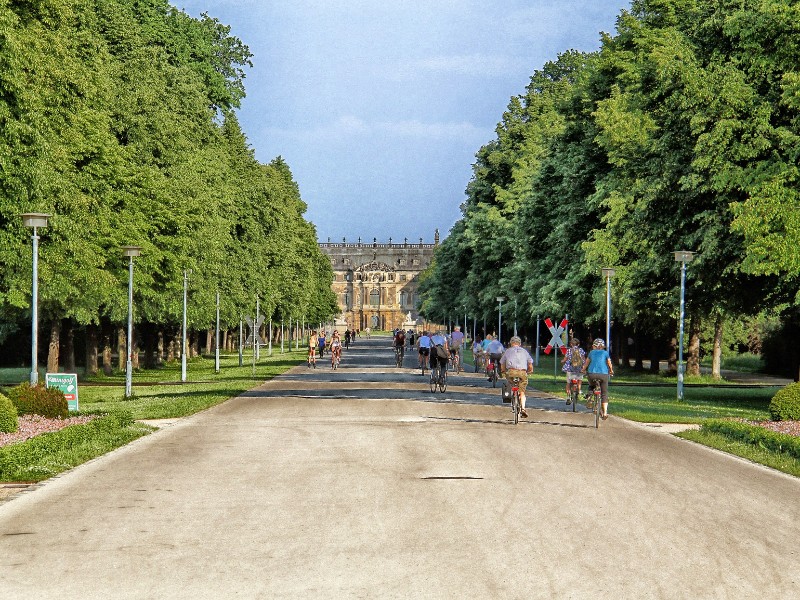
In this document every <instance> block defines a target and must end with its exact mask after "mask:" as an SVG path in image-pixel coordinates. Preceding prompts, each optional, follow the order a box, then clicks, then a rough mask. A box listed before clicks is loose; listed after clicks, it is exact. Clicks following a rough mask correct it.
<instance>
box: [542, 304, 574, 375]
mask: <svg viewBox="0 0 800 600" xmlns="http://www.w3.org/2000/svg"><path fill="white" fill-rule="evenodd" d="M544 324H545V325H547V329H549V330H550V334H551V335H552V336H553V337H551V338H550V342H549V343H548V344H547V346H545V348H544V353H545V354H547V355H549V354H550V352H552V351H553V348H558V349H559V350H560V351H561V354H566V353H567V349H566V348H565V347H564V340H563V338H562V337H561V335H562V334H563V333H564V331H565V330H566V328H567V325H569V320H568V319H567V318H566V317H564V319H562V321H561V323H560V324H559V325H558V326H557V327H556V326H555V325H553V322H552V321H551V320H550V319H549V318H547V319H545V320H544ZM557 358H558V356H554V357H553V378H554V379H555V378H557V377H558V374H557V369H558V360H557Z"/></svg>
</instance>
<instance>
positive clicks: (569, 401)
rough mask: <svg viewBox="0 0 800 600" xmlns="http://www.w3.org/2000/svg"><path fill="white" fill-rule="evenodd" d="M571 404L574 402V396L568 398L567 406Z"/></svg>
mask: <svg viewBox="0 0 800 600" xmlns="http://www.w3.org/2000/svg"><path fill="white" fill-rule="evenodd" d="M570 404H572V398H567V406H569V405H570Z"/></svg>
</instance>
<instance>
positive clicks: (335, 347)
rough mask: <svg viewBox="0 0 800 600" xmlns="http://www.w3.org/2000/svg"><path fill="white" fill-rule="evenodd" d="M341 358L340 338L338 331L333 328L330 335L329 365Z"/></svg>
mask: <svg viewBox="0 0 800 600" xmlns="http://www.w3.org/2000/svg"><path fill="white" fill-rule="evenodd" d="M341 360H342V338H340V337H339V332H338V331H336V330H334V331H333V336H332V337H331V366H333V365H334V363H338V362H340V361H341Z"/></svg>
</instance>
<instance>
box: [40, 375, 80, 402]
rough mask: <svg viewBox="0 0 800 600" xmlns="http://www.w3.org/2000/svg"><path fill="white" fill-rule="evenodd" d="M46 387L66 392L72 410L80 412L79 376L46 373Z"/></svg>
mask: <svg viewBox="0 0 800 600" xmlns="http://www.w3.org/2000/svg"><path fill="white" fill-rule="evenodd" d="M44 377H45V379H44V381H45V386H46V387H49V388H56V389H59V390H61V391H62V392H64V396H66V398H67V406H68V407H69V409H70V410H78V376H77V375H75V374H74V373H46V374H45V376H44Z"/></svg>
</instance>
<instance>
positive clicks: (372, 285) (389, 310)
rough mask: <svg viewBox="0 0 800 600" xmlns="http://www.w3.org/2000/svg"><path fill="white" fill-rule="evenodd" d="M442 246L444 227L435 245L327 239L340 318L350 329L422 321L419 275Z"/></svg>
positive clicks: (325, 249)
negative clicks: (441, 236)
mask: <svg viewBox="0 0 800 600" xmlns="http://www.w3.org/2000/svg"><path fill="white" fill-rule="evenodd" d="M438 245H439V230H438V229H437V230H436V234H435V236H434V243H433V244H424V243H423V242H422V239H421V238H420V240H419V243H418V244H414V243H411V242H409V241H408V239H405V240H404V241H403V242H402V243H399V244H398V243H393V242H392V239H391V238H389V243H388V244H379V243H378V240H377V239H376V238H373V240H372V243H371V244H370V243H362V241H361V238H359V239H358V242H356V243H347V240H346V239H343V240H342V243H341V244H337V243H331V241H330V238H329V239H328V242H327V243H321V244H320V245H319V247H320V249H321V250H322V252H323V253H325V254H327V255H328V257H329V258H330V260H331V266H332V267H333V274H334V277H333V291H334V293H335V294H336V298H337V299H338V302H339V310H340V311H341V317H340V318H341V319H342V320H343V321H345V322H346V323H347V326H348V327H349V328H351V329H362V330H363V329H366V328H367V327H369V328H371V329H384V330H390V329H394V328H396V327H402V326H404V325H407V324H408V323H410V322H412V321H419V313H418V312H417V303H418V302H417V301H418V296H417V288H418V286H419V274H420V273H421V272H422V270H423V269H425V268H426V267H427V266H428V265H429V264H430V262H431V260H433V252H434V250H435V249H436V247H437V246H438ZM420 324H421V322H420Z"/></svg>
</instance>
